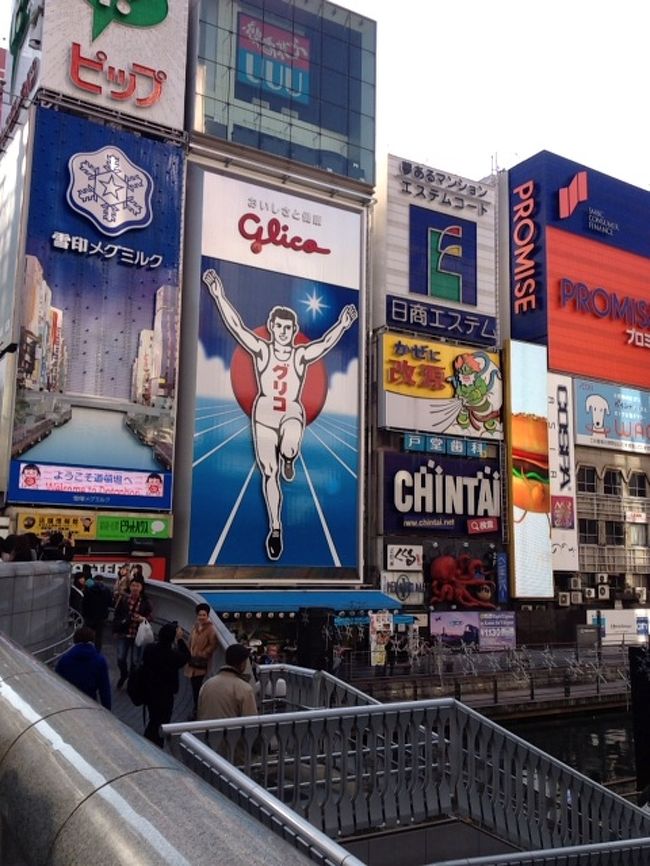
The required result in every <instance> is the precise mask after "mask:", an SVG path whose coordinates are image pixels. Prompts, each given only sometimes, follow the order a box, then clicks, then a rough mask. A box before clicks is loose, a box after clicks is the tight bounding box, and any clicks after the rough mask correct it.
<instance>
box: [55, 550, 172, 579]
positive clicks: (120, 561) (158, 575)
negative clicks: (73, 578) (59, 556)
mask: <svg viewBox="0 0 650 866" xmlns="http://www.w3.org/2000/svg"><path fill="white" fill-rule="evenodd" d="M84 562H89V563H90V567H91V568H92V570H93V571H95V572H97V571H101V573H102V574H108V575H115V576H116V577H117V572H118V570H119V568H120V566H121V565H128V566H129V569H130V571H131V574H132V576H133V577H135V576H136V575H137V574H141V575H142V577H144V578H145V580H167V560H166V559H165V557H164V556H114V555H109V556H103V555H102V554H101V553H95V554H91V555H89V556H85V555H84V556H76V555H75V558H74V560H73V562H72V571H73V572H74V571H75V566H76V565H77V563H84Z"/></svg>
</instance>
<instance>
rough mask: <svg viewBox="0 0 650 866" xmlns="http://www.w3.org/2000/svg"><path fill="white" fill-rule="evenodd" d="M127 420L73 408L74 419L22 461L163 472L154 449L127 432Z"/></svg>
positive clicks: (112, 413) (113, 414)
mask: <svg viewBox="0 0 650 866" xmlns="http://www.w3.org/2000/svg"><path fill="white" fill-rule="evenodd" d="M125 418H126V414H125V413H124V412H118V411H110V410H107V409H95V408H89V407H85V406H73V407H72V417H71V418H70V420H69V421H68V422H67V423H65V424H63V425H62V426H61V427H57V428H55V429H54V430H53V431H52V432H51V434H50V435H49V436H48V437H47V438H45V439H43V441H42V442H39V443H38V444H37V445H34V446H33V447H32V448H29V449H28V450H27V451H25V453H24V454H23V455H22V457H21V460H27V461H34V462H38V461H40V460H42V461H43V462H45V463H61V464H64V465H65V464H67V463H74V464H75V465H81V466H107V467H120V468H124V467H128V468H129V469H140V470H144V471H147V472H151V471H154V470H159V469H160V466H159V465H158V463H157V462H156V460H155V458H154V456H153V452H152V450H151V448H149V447H148V446H147V445H143V444H142V443H141V442H139V441H138V439H137V438H136V436H135V435H134V434H133V433H131V432H130V431H129V430H128V429H127V427H126V424H125V423H124V419H125Z"/></svg>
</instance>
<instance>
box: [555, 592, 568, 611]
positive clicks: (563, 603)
mask: <svg viewBox="0 0 650 866" xmlns="http://www.w3.org/2000/svg"><path fill="white" fill-rule="evenodd" d="M557 603H558V605H559V606H560V607H568V606H569V605H570V604H571V593H570V592H558V594H557Z"/></svg>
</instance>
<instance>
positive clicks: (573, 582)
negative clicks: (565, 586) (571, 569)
mask: <svg viewBox="0 0 650 866" xmlns="http://www.w3.org/2000/svg"><path fill="white" fill-rule="evenodd" d="M581 586H582V584H581V582H580V578H579V577H572V578H570V579H569V588H570V589H580V587H581Z"/></svg>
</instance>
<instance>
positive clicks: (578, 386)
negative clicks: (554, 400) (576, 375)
mask: <svg viewBox="0 0 650 866" xmlns="http://www.w3.org/2000/svg"><path fill="white" fill-rule="evenodd" d="M573 389H574V390H573V393H574V405H575V415H576V425H575V436H576V442H577V444H578V445H593V446H596V447H598V448H611V449H613V450H616V451H634V452H636V453H638V454H650V391H639V390H638V389H636V388H628V387H626V386H624V385H608V384H607V383H606V382H596V381H592V380H589V379H575V380H574V382H573Z"/></svg>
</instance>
